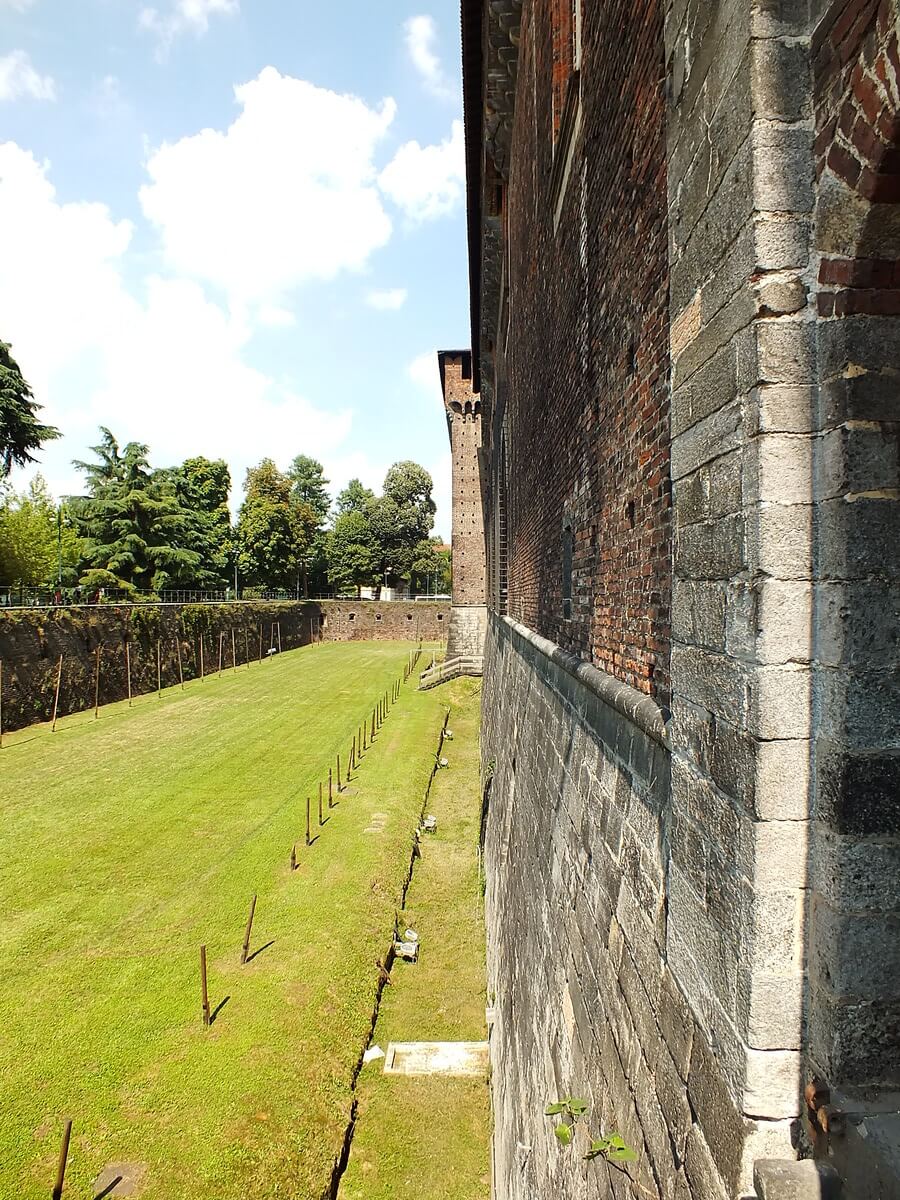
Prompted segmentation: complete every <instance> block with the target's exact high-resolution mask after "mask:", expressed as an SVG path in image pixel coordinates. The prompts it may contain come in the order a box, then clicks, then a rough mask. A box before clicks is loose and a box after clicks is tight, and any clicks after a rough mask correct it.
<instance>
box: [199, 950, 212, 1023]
mask: <svg viewBox="0 0 900 1200" xmlns="http://www.w3.org/2000/svg"><path fill="white" fill-rule="evenodd" d="M200 997H201V1001H202V1004H203V1024H204V1025H205V1026H206V1027H207V1028H209V1022H210V1013H209V985H208V983H207V979H206V947H205V946H201V947H200Z"/></svg>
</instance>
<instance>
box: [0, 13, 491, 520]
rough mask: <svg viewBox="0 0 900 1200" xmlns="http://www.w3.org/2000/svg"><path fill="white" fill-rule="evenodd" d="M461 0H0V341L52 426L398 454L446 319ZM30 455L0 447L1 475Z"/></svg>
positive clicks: (247, 459)
mask: <svg viewBox="0 0 900 1200" xmlns="http://www.w3.org/2000/svg"><path fill="white" fill-rule="evenodd" d="M461 106H462V101H461V90H460V82H459V16H458V4H457V3H456V0H431V2H430V3H429V2H423V0H418V2H417V0H412V2H409V3H408V2H407V0H344V2H343V3H340V4H337V3H326V4H322V3H321V2H320V3H315V4H314V3H311V2H309V0H154V2H147V0H0V339H2V340H3V341H6V342H10V343H12V347H13V354H14V356H15V357H16V359H17V361H18V362H19V365H20V366H21V368H22V371H23V373H24V374H25V377H26V378H27V379H28V381H29V382H30V384H31V385H32V387H33V389H34V393H35V398H36V399H37V400H38V401H39V403H41V404H42V405H44V409H43V412H42V414H41V415H42V417H43V418H44V419H46V420H48V421H49V422H50V423H51V424H55V425H57V426H58V427H59V428H60V429H61V430H62V432H63V435H64V436H63V438H62V439H61V440H59V441H58V442H55V443H50V444H48V446H47V447H45V449H44V450H43V451H42V452H41V455H40V459H41V461H40V464H39V466H38V468H37V469H38V470H40V471H41V472H42V473H43V475H44V476H45V478H46V479H47V481H48V483H49V485H50V488H51V490H52V491H53V492H54V494H55V495H57V496H62V495H67V494H77V493H78V492H80V491H82V490H83V489H82V485H81V476H80V475H79V474H78V472H77V471H76V470H75V469H74V468H73V466H72V460H73V459H78V458H85V457H90V452H89V449H88V448H89V447H90V446H91V445H92V444H94V443H95V442H96V441H97V440H98V436H97V431H98V426H100V425H105V426H108V427H109V428H110V429H111V430H112V431H113V433H114V434H115V435H116V437H117V438H118V439H119V441H120V442H123V443H124V442H126V441H132V440H133V441H139V442H144V443H146V444H147V445H148V446H149V447H150V461H151V463H152V464H153V465H154V466H169V465H173V464H175V463H177V462H180V461H182V460H183V459H185V458H187V457H190V456H192V455H196V454H204V455H206V456H208V457H210V458H219V457H221V458H225V459H226V460H227V461H228V463H229V466H230V468H231V474H232V484H233V490H232V505H233V507H236V506H237V504H238V503H239V502H240V498H241V485H242V483H243V479H244V473H245V471H246V469H247V468H248V467H249V466H251V465H253V464H255V463H257V462H259V460H260V459H262V458H263V457H266V456H268V457H271V458H273V459H274V460H275V461H276V463H277V464H278V465H279V466H280V467H281V468H282V469H284V468H286V467H287V465H288V463H289V462H290V460H291V459H292V458H293V457H294V455H296V454H300V453H303V454H310V455H313V456H314V457H316V458H318V459H320V460H321V461H322V462H323V464H324V466H325V473H326V476H327V477H328V478H329V480H330V481H331V490H332V492H335V491H336V490H338V489H339V488H340V487H342V486H343V485H344V484H346V482H347V481H348V480H349V479H351V478H353V477H354V476H358V477H359V478H361V479H362V480H363V482H364V483H366V484H367V485H368V486H370V487H374V488H376V489H377V488H379V487H380V485H381V483H382V481H383V479H384V475H385V472H386V470H387V468H388V467H389V466H390V464H391V463H392V462H395V461H397V460H399V459H405V458H411V459H414V460H415V461H417V462H420V463H422V465H423V466H425V467H427V468H428V470H429V471H431V473H432V475H433V476H434V480H435V499H436V501H437V503H438V514H437V518H436V528H435V532H436V533H439V534H440V535H442V536H443V537H445V538H447V539H449V534H450V506H449V501H450V454H449V443H448V439H447V427H446V422H445V420H444V416H443V406H442V404H441V396H440V385H439V379H438V371H437V362H436V358H435V352H436V351H437V350H438V349H440V348H448V349H450V348H457V347H463V346H467V345H468V344H469V332H468V326H467V314H468V300H467V282H466V279H467V272H466V244H465V220H464V216H465V211H464V210H465V180H464V164H463V140H462V120H461ZM32 473H33V472H21V471H20V472H16V473H15V474H14V479H13V483H14V485H15V486H17V487H19V488H22V487H24V486H25V483H26V482H27V480H28V477H29V474H32Z"/></svg>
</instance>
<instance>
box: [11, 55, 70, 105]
mask: <svg viewBox="0 0 900 1200" xmlns="http://www.w3.org/2000/svg"><path fill="white" fill-rule="evenodd" d="M20 96H30V97H31V99H32V100H55V99H56V85H55V84H54V82H53V80H52V79H51V77H50V76H49V75H39V74H38V73H37V71H36V70H35V69H34V67H33V66H32V63H31V59H30V58H29V57H28V54H27V53H26V52H25V51H24V50H12V51H10V53H9V54H6V55H4V56H3V58H0V100H17V99H18V98H19V97H20Z"/></svg>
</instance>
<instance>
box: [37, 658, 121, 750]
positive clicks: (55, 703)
mask: <svg viewBox="0 0 900 1200" xmlns="http://www.w3.org/2000/svg"><path fill="white" fill-rule="evenodd" d="M125 644H126V645H127V644H128V643H127V642H126V643H125ZM62 664H63V656H62V655H60V656H59V666H58V667H57V670H56V695H55V696H54V697H53V724H52V725H51V726H50V732H51V733H53V732H54V731H55V729H56V711H57V709H58V708H59V689H60V687H61V686H62Z"/></svg>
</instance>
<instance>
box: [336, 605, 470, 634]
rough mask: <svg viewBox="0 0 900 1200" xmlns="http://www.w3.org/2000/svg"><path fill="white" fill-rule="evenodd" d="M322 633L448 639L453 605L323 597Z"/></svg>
mask: <svg viewBox="0 0 900 1200" xmlns="http://www.w3.org/2000/svg"><path fill="white" fill-rule="evenodd" d="M317 607H318V608H319V609H321V611H322V614H323V616H324V624H323V627H322V636H323V637H324V639H325V640H326V641H332V642H342V641H383V640H387V641H417V640H419V639H420V638H421V640H422V641H423V642H441V641H444V640H446V637H447V630H448V628H449V626H450V605H449V604H448V603H441V602H438V601H433V600H418V601H409V602H408V603H405V602H403V601H391V603H389V604H388V603H385V604H381V603H379V602H377V601H362V600H359V601H353V600H322V601H319V602H318V603H317Z"/></svg>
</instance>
